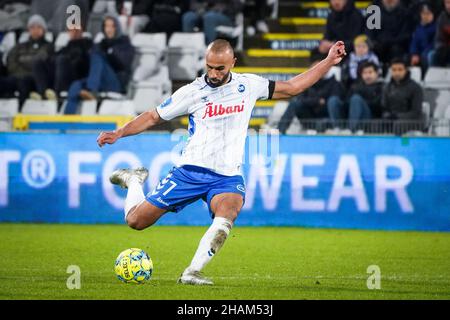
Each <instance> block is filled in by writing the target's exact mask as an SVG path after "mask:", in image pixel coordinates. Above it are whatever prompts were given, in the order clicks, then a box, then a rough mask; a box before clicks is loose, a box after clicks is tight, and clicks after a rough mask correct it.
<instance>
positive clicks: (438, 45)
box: [430, 0, 450, 67]
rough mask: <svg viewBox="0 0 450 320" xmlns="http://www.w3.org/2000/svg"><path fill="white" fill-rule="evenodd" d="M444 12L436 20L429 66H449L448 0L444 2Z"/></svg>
mask: <svg viewBox="0 0 450 320" xmlns="http://www.w3.org/2000/svg"><path fill="white" fill-rule="evenodd" d="M444 6H445V10H444V11H443V12H442V13H441V14H440V16H439V18H438V20H437V30H436V38H435V41H434V49H435V51H434V52H432V53H431V54H430V60H431V64H432V65H433V66H436V67H445V66H447V65H449V64H450V0H444Z"/></svg>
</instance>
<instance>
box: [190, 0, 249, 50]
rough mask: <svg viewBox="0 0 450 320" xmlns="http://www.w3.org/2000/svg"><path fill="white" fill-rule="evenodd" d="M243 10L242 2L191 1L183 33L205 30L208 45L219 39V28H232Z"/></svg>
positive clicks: (219, 0) (222, 0) (233, 0)
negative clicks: (217, 29)
mask: <svg viewBox="0 0 450 320" xmlns="http://www.w3.org/2000/svg"><path fill="white" fill-rule="evenodd" d="M242 9H243V3H242V1H240V0H232V1H225V0H191V3H190V10H189V11H188V12H186V13H185V14H183V17H182V24H183V32H195V31H198V30H203V32H204V33H205V41H206V44H209V43H211V42H212V41H214V40H215V39H216V38H217V31H216V28H217V27H218V26H228V27H232V26H233V25H234V22H235V18H236V15H237V14H238V13H239V12H241V11H242Z"/></svg>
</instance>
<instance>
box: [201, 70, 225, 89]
mask: <svg viewBox="0 0 450 320" xmlns="http://www.w3.org/2000/svg"><path fill="white" fill-rule="evenodd" d="M230 74H231V71H228V72H227V74H226V75H224V76H223V78H222V79H220V80H219V79H217V78H214V79H212V80H214V82H213V81H212V80H211V78H210V77H208V75H206V80H207V82H208V84H209V85H210V86H211V87H213V88H216V87H220V86H221V85H223V84H224V83H226V82H227V81H228V79H229V77H230Z"/></svg>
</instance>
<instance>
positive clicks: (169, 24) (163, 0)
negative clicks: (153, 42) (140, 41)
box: [144, 0, 189, 39]
mask: <svg viewBox="0 0 450 320" xmlns="http://www.w3.org/2000/svg"><path fill="white" fill-rule="evenodd" d="M188 5H189V3H188V1H185V0H154V1H153V2H152V6H151V8H152V10H151V12H152V13H151V16H150V22H149V23H148V24H147V26H146V27H145V30H144V31H145V32H150V33H154V32H165V33H166V34H167V39H169V38H170V36H171V35H172V33H174V32H177V31H181V30H182V25H181V17H182V15H183V13H184V12H186V10H187V9H188Z"/></svg>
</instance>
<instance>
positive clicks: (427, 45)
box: [409, 2, 436, 74]
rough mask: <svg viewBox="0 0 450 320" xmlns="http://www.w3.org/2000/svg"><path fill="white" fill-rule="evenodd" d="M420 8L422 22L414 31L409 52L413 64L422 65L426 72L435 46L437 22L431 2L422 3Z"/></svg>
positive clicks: (423, 70) (423, 71) (423, 72)
mask: <svg viewBox="0 0 450 320" xmlns="http://www.w3.org/2000/svg"><path fill="white" fill-rule="evenodd" d="M419 10H420V24H419V25H418V26H417V28H416V30H415V31H414V33H413V36H412V40H411V45H410V48H409V54H410V55H411V65H412V66H421V67H422V74H425V71H426V69H427V68H428V56H429V54H430V52H431V51H432V49H433V46H434V37H435V34H436V22H435V21H434V13H433V10H432V8H431V6H430V4H429V3H427V2H424V3H422V4H421V6H420V7H419Z"/></svg>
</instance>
